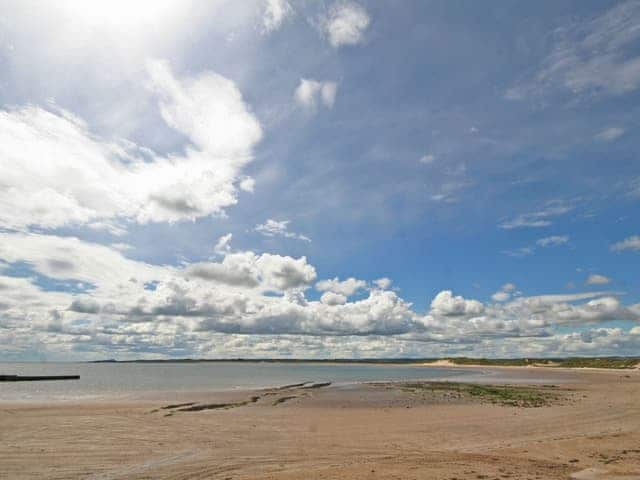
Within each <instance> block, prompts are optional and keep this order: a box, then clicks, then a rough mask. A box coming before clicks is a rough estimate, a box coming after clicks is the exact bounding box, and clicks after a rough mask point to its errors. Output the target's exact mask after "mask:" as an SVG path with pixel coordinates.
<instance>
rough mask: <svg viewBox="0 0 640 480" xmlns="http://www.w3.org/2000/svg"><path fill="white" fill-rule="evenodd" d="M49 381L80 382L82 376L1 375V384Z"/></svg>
mask: <svg viewBox="0 0 640 480" xmlns="http://www.w3.org/2000/svg"><path fill="white" fill-rule="evenodd" d="M47 380H80V375H36V376H21V375H0V382H41V381H47Z"/></svg>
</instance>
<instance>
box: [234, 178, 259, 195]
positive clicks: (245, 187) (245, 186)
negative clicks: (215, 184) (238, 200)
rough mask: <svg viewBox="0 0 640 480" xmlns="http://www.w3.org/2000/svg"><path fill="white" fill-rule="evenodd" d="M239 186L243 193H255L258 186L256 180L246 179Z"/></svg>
mask: <svg viewBox="0 0 640 480" xmlns="http://www.w3.org/2000/svg"><path fill="white" fill-rule="evenodd" d="M238 186H239V187H240V190H242V191H245V192H249V193H253V190H254V188H255V186H256V181H255V179H254V178H251V177H244V178H243V179H242V180H240V183H239V184H238Z"/></svg>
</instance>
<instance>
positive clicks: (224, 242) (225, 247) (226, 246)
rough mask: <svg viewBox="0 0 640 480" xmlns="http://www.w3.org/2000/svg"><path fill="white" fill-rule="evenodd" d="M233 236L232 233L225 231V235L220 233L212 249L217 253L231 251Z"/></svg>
mask: <svg viewBox="0 0 640 480" xmlns="http://www.w3.org/2000/svg"><path fill="white" fill-rule="evenodd" d="M232 238H233V234H231V233H227V234H226V235H222V236H221V237H220V238H219V239H218V241H216V244H215V246H214V247H213V251H214V252H215V253H216V254H218V255H226V254H227V253H229V252H231V245H230V243H231V239H232Z"/></svg>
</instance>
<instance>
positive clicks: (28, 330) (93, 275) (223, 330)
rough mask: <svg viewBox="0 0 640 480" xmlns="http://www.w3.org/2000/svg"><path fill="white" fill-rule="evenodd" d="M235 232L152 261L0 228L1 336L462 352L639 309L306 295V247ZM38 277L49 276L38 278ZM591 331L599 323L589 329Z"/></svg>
mask: <svg viewBox="0 0 640 480" xmlns="http://www.w3.org/2000/svg"><path fill="white" fill-rule="evenodd" d="M230 239H231V237H230V236H228V235H227V236H224V237H222V240H221V241H219V242H218V243H219V244H220V245H221V248H218V251H219V252H220V253H219V254H220V255H221V256H222V259H221V260H220V261H204V262H196V263H185V264H181V265H179V266H167V265H165V266H159V265H149V264H146V263H144V262H141V261H136V260H131V259H128V258H126V257H125V256H124V255H123V254H122V252H120V251H118V250H116V249H114V248H110V247H107V246H103V245H98V244H94V243H90V242H85V241H82V240H79V239H77V238H73V237H57V236H53V235H45V234H35V233H28V234H27V233H20V232H0V290H1V291H2V296H1V297H2V298H1V300H0V336H3V335H4V336H3V337H2V339H3V341H6V340H7V338H6V332H7V329H8V328H9V329H11V330H10V331H11V332H13V335H14V338H13V342H12V343H11V345H12V348H17V347H16V345H24V346H28V345H32V344H33V343H32V342H40V343H41V344H42V345H52V348H61V347H60V345H65V346H66V347H65V348H69V349H74V348H78V346H79V345H82V348H83V349H84V350H83V351H92V352H98V353H99V352H104V353H107V352H110V353H112V354H113V353H117V352H121V353H127V354H130V355H137V354H139V353H140V352H143V351H147V352H148V351H153V352H156V353H158V354H167V353H169V352H172V351H185V352H194V353H196V354H197V353H200V354H203V355H204V354H206V352H208V351H209V350H206V348H208V347H207V346H210V345H211V343H210V342H214V338H218V339H220V338H222V337H215V336H216V335H230V336H231V337H224V338H227V339H228V340H229V342H249V343H248V344H251V343H252V342H260V343H261V345H262V347H260V348H261V349H267V348H268V347H267V345H268V344H271V345H273V348H275V349H276V350H274V351H278V350H277V348H278V344H279V343H278V342H284V343H283V344H282V345H284V344H286V343H287V340H286V339H284V338H280V339H278V338H273V339H272V340H267V338H266V337H261V336H269V335H279V336H281V335H285V336H286V335H292V336H298V337H293V338H294V340H291V341H292V342H293V343H295V342H299V344H305V343H306V342H310V344H312V343H313V342H315V341H316V340H304V339H303V338H304V337H308V336H312V337H322V340H321V341H322V342H324V344H325V345H330V346H332V347H331V348H330V349H329V351H330V352H336V351H342V350H339V349H340V347H338V346H337V343H334V340H331V337H337V336H339V337H344V338H345V340H344V341H345V342H347V344H348V345H350V346H351V348H355V349H359V348H363V349H364V351H367V350H366V348H367V347H365V346H364V344H363V342H364V343H366V342H369V341H370V342H372V344H377V345H378V347H376V348H379V350H375V351H377V352H380V354H382V352H389V351H396V352H404V353H405V354H406V353H407V352H420V351H421V350H420V349H419V348H418V350H415V351H414V350H411V348H413V347H411V345H413V344H414V342H417V343H419V344H422V345H431V346H433V348H435V349H437V351H438V352H445V351H451V350H448V349H456V348H461V346H462V345H466V346H467V347H465V348H467V350H466V351H467V352H469V351H472V350H471V349H473V348H476V347H475V346H477V348H479V349H482V348H488V347H487V345H489V344H491V345H492V346H493V347H492V348H498V349H499V348H507V347H508V346H509V345H512V346H514V347H513V348H516V347H515V345H517V343H515V342H517V341H518V339H523V338H527V339H529V342H533V341H534V340H535V341H536V342H538V343H536V345H538V347H539V348H540V349H542V351H545V352H546V351H551V350H552V349H554V348H559V347H558V346H557V345H556V344H555V343H553V342H554V340H552V339H554V338H556V339H557V338H559V337H558V334H556V333H555V328H556V327H558V326H562V325H583V324H597V323H599V322H606V321H610V320H630V321H640V304H636V305H625V304H623V302H622V301H621V300H620V298H618V296H617V295H616V294H615V293H611V292H587V293H577V294H571V295H543V296H535V297H524V296H519V292H517V288H516V286H515V285H513V284H505V285H503V286H502V287H501V289H500V292H503V293H505V294H509V295H510V298H508V299H504V300H502V301H501V302H498V303H489V304H484V303H482V302H480V301H478V300H475V299H470V298H465V297H463V296H460V295H455V294H454V293H453V292H452V291H450V290H445V291H441V292H439V293H437V294H436V295H435V297H434V298H433V299H432V301H431V303H430V306H429V308H428V310H427V311H426V312H424V313H419V312H417V311H415V310H414V309H413V308H412V305H411V304H410V303H409V302H406V301H405V300H403V299H402V298H400V297H399V296H398V294H397V293H396V292H393V291H390V290H386V288H388V287H389V286H390V281H389V280H388V279H379V280H380V281H378V282H375V283H376V284H377V286H379V287H381V288H370V289H369V290H368V294H367V296H366V297H364V298H362V299H358V300H355V301H349V296H351V295H355V294H356V293H358V292H361V291H363V290H365V289H366V288H367V282H365V281H364V280H358V279H355V278H347V279H346V280H340V279H338V278H334V279H329V280H323V281H321V282H318V283H317V285H316V286H317V288H318V290H319V291H322V292H323V294H322V296H321V298H320V300H319V301H312V300H308V299H306V298H305V295H304V292H305V290H306V289H308V288H309V287H310V286H311V285H312V284H313V282H314V281H315V279H316V271H315V268H314V266H313V265H311V264H309V263H308V261H307V259H306V258H305V257H300V258H293V257H287V256H281V255H275V254H270V253H263V254H256V253H254V252H250V251H232V250H231V248H230V247H229V241H230ZM227 247H228V248H227ZM15 265H26V266H28V269H29V270H28V272H27V273H26V274H25V276H24V277H22V278H17V277H15V276H10V275H9V273H10V272H11V269H12V268H13V267H14V266H15ZM13 275H15V272H14V273H13ZM42 278H46V279H48V281H47V282H44V283H41V282H40V280H41V279H42ZM39 279H40V280H39ZM52 280H55V281H58V282H72V283H73V284H74V285H75V284H81V287H79V290H75V291H59V290H58V289H47V287H45V286H43V285H47V283H50V282H51V281H52ZM233 335H248V336H250V337H249V338H247V339H246V340H240V339H238V338H237V337H233ZM598 335H599V334H598V332H594V333H593V339H596V338H598ZM350 337H353V338H350ZM364 337H367V338H369V340H364V339H363V338H364ZM383 337H384V338H383ZM620 337H624V335H623V334H620V335H618V338H620ZM358 338H360V340H358ZM509 339H511V340H509ZM319 341H320V340H319ZM498 341H499V342H500V343H497V342H498ZM594 341H595V340H594ZM30 342H31V343H30ZM52 342H55V345H54V344H53V343H52ZM335 342H337V340H336V341H335ZM376 342H377V343H376ZM487 342H489V343H487ZM490 342H496V343H490ZM509 342H511V343H509ZM40 343H39V344H40ZM223 344H224V342H223ZM221 345H222V344H221ZM230 345H231V344H230ZM282 345H281V348H288V347H286V346H282ZM528 345H529V346H531V345H533V343H530V344H528ZM576 345H581V343H576ZM538 347H537V348H538ZM42 348H45V347H42ZM227 348H233V347H232V346H231V347H230V346H227ZM328 348H329V347H328ZM332 348H333V349H334V350H332ZM527 348H529V347H527ZM531 348H532V347H531ZM576 348H578V347H576ZM203 349H204V350H203ZM394 349H395V350H394ZM216 351H217V350H216ZM260 351H263V350H260ZM296 351H297V350H296ZM322 351H323V352H325V353H327V351H326V350H322ZM496 351H498V350H496ZM303 353H304V351H303ZM414 354H419V353H414ZM303 356H304V355H303ZM346 356H350V355H346Z"/></svg>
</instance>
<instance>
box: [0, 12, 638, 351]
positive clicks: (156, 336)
mask: <svg viewBox="0 0 640 480" xmlns="http://www.w3.org/2000/svg"><path fill="white" fill-rule="evenodd" d="M0 11H1V13H2V15H0V18H2V20H0V22H1V23H0V236H2V238H1V239H0V294H1V296H0V345H1V346H2V347H3V348H2V349H0V350H1V351H0V359H5V360H13V359H52V360H56V359H94V358H105V357H116V358H137V357H148V358H152V357H171V356H202V357H239V356H244V357H252V356H253V357H264V356H311V357H331V356H343V357H351V356H354V357H395V356H425V357H426V356H446V355H469V356H472V355H486V356H554V355H562V356H564V355H600V354H602V355H604V354H606V355H612V354H634V353H636V354H637V351H638V347H640V326H638V323H637V322H638V321H640V285H639V283H638V278H637V272H638V266H639V265H640V262H639V259H640V257H639V255H640V237H639V235H640V229H639V228H638V221H637V216H638V211H639V200H640V164H639V163H638V160H637V158H636V155H637V153H636V152H637V151H638V135H637V133H636V132H637V130H638V123H639V121H638V120H637V119H638V118H640V115H639V114H638V113H639V112H638V106H640V102H639V101H638V100H639V99H640V97H639V95H640V28H639V26H640V2H636V1H628V2H605V1H597V2H589V1H576V2H571V1H562V2H545V3H535V2H534V3H532V2H529V3H526V2H496V3H493V4H487V3H478V2H472V1H460V2H450V1H441V2H440V1H416V2H410V1H389V2H367V1H358V2H355V1H346V0H345V1H333V0H332V1H325V2H315V1H314V2H311V1H299V2H295V1H285V0H260V1H258V0H256V1H247V2H231V1H223V0H220V1H214V2H204V1H186V2H185V1H181V2H178V1H174V0H162V1H157V2H136V3H133V4H132V3H131V2H124V1H114V2H109V3H108V4H107V3H103V2H97V1H96V2H93V1H91V2H86V1H79V0H78V1H76V0H66V1H61V2H56V3H55V4H53V3H52V4H50V5H46V6H43V5H42V4H41V3H39V2H31V1H20V2H18V1H6V2H3V3H2V5H0Z"/></svg>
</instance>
